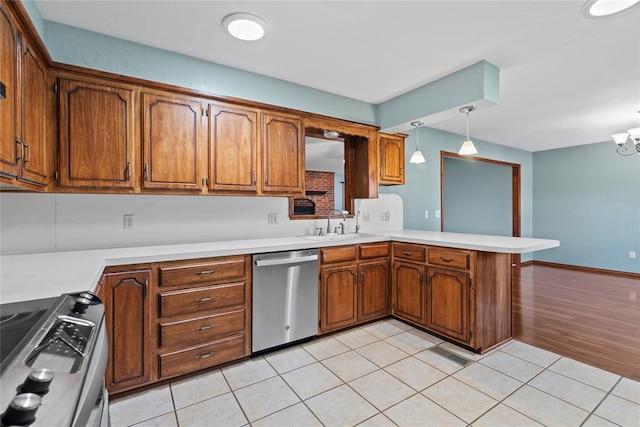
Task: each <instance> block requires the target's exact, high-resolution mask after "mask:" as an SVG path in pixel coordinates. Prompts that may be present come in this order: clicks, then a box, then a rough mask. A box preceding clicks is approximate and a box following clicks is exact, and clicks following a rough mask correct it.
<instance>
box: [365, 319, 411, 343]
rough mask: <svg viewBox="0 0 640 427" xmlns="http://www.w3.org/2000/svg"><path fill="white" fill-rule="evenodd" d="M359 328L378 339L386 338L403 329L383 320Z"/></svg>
mask: <svg viewBox="0 0 640 427" xmlns="http://www.w3.org/2000/svg"><path fill="white" fill-rule="evenodd" d="M360 329H362V330H363V331H365V332H368V333H370V334H371V335H373V336H374V337H377V338H379V339H384V338H388V337H390V336H393V335H398V334H400V333H402V332H403V329H401V328H399V327H397V326H395V325H392V324H391V323H387V322H385V321H380V322H375V323H371V324H369V325H365V326H362V327H361V328H360Z"/></svg>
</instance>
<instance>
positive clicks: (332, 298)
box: [320, 265, 358, 332]
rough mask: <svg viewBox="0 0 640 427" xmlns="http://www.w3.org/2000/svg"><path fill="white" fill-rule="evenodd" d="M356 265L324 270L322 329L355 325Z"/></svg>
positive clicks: (321, 295)
mask: <svg viewBox="0 0 640 427" xmlns="http://www.w3.org/2000/svg"><path fill="white" fill-rule="evenodd" d="M357 281H358V271H357V267H356V266H355V265H353V266H346V267H338V268H326V269H323V270H322V278H321V284H320V292H321V294H320V313H321V315H320V317H321V319H320V320H321V321H320V331H321V332H327V331H331V330H334V329H339V328H343V327H345V326H350V325H353V324H355V323H356V322H357V320H358V314H357V308H356V307H357V303H358V300H357V283H358V282H357Z"/></svg>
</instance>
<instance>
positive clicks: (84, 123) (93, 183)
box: [58, 79, 135, 189]
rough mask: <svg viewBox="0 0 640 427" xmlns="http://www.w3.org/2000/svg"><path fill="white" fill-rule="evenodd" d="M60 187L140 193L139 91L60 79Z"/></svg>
mask: <svg viewBox="0 0 640 427" xmlns="http://www.w3.org/2000/svg"><path fill="white" fill-rule="evenodd" d="M58 103H59V113H58V117H59V126H58V129H59V132H60V146H59V149H60V154H59V164H60V183H59V184H60V186H63V187H91V188H105V189H107V188H129V189H132V188H133V187H134V180H133V178H132V176H131V167H132V165H133V163H134V155H135V153H134V141H135V138H134V135H133V129H134V126H133V121H134V116H133V112H134V111H133V90H130V89H125V88H121V87H113V86H109V85H107V84H95V83H88V82H82V81H76V80H68V79H60V83H59V90H58Z"/></svg>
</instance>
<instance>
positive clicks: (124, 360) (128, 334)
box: [100, 266, 152, 393]
mask: <svg viewBox="0 0 640 427" xmlns="http://www.w3.org/2000/svg"><path fill="white" fill-rule="evenodd" d="M150 280H151V270H150V269H149V268H148V266H141V267H139V269H135V270H125V271H117V270H115V271H114V270H108V271H107V272H106V273H105V274H104V275H103V276H102V279H101V283H100V288H101V293H100V296H101V297H102V301H103V303H104V306H105V320H106V326H107V336H108V341H109V358H108V362H107V372H106V386H107V389H108V390H109V392H111V393H116V392H120V391H125V390H129V389H132V388H135V387H139V386H142V385H145V384H149V383H150V382H151V379H152V375H151V348H150V343H149V332H150V329H151V319H150V308H149V307H150V300H149V282H150Z"/></svg>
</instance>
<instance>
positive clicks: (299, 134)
mask: <svg viewBox="0 0 640 427" xmlns="http://www.w3.org/2000/svg"><path fill="white" fill-rule="evenodd" d="M262 173H263V183H262V192H263V193H277V194H283V195H291V194H294V195H295V194H302V192H303V191H304V133H303V131H302V120H301V119H300V118H298V117H295V116H287V115H281V114H278V115H276V114H271V113H262Z"/></svg>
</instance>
